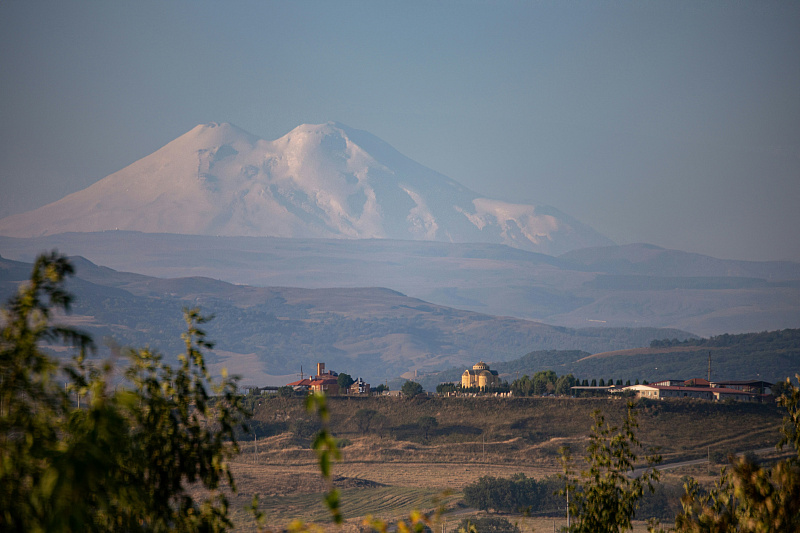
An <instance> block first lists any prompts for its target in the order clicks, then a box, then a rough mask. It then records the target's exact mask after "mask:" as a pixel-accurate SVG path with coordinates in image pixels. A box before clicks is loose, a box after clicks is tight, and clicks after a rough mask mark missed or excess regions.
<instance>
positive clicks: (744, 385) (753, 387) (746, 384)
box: [711, 380, 774, 395]
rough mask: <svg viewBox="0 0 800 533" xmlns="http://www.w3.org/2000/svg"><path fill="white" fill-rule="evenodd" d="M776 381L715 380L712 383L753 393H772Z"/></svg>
mask: <svg viewBox="0 0 800 533" xmlns="http://www.w3.org/2000/svg"><path fill="white" fill-rule="evenodd" d="M773 385H774V383H769V382H767V381H761V380H750V381H715V382H714V383H712V384H711V386H712V387H725V388H727V389H735V390H740V391H744V392H749V393H751V394H763V395H769V394H772V386H773Z"/></svg>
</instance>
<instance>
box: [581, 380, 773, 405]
mask: <svg viewBox="0 0 800 533" xmlns="http://www.w3.org/2000/svg"><path fill="white" fill-rule="evenodd" d="M772 385H773V384H772V383H769V382H767V381H760V380H751V381H709V380H707V379H702V378H694V379H689V380H682V379H665V380H662V381H656V382H655V383H648V384H646V385H628V386H626V387H617V386H614V385H610V386H607V387H583V386H576V387H572V388H571V391H572V393H573V395H580V394H581V393H583V392H593V391H594V392H601V393H602V392H606V393H609V394H621V393H626V392H631V393H634V394H635V395H636V397H637V398H648V399H651V400H663V399H665V398H696V399H700V400H713V401H725V400H733V401H737V402H758V403H760V402H764V401H765V400H769V399H770V398H772Z"/></svg>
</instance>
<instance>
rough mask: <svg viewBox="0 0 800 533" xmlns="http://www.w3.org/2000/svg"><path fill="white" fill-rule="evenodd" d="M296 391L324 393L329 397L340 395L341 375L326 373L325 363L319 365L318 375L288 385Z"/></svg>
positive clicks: (332, 372) (330, 371) (331, 372)
mask: <svg viewBox="0 0 800 533" xmlns="http://www.w3.org/2000/svg"><path fill="white" fill-rule="evenodd" d="M286 386H287V387H292V388H293V389H294V390H296V391H309V390H310V391H312V392H324V393H325V394H327V395H329V396H335V395H337V394H339V374H338V372H334V371H332V370H328V371H327V372H326V371H325V363H317V374H316V375H315V376H310V377H307V378H301V379H300V380H298V381H293V382H292V383H287V384H286Z"/></svg>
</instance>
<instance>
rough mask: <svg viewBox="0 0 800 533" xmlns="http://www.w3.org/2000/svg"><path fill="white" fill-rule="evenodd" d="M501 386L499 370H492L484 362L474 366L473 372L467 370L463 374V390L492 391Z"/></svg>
mask: <svg viewBox="0 0 800 533" xmlns="http://www.w3.org/2000/svg"><path fill="white" fill-rule="evenodd" d="M499 385H500V378H499V377H498V376H497V370H490V369H489V365H487V364H486V363H484V362H483V361H481V362H479V363H478V364H476V365H472V370H465V371H464V373H463V374H461V388H463V389H469V388H472V387H477V388H479V389H484V390H485V389H490V388H492V387H497V386H499Z"/></svg>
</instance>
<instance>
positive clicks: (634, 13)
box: [0, 1, 800, 260]
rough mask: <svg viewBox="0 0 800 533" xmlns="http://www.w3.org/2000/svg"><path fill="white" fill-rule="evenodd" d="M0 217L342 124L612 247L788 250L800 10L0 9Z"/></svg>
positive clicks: (306, 5) (460, 5)
mask: <svg viewBox="0 0 800 533" xmlns="http://www.w3.org/2000/svg"><path fill="white" fill-rule="evenodd" d="M0 50H2V53H0V94H2V99H0V119H2V127H0V180H2V181H1V182H0V183H1V185H2V188H1V189H0V215H7V214H11V213H13V212H19V211H23V210H28V209H32V208H34V207H38V206H40V205H44V204H46V203H49V202H51V201H54V200H57V199H58V198H60V197H62V196H64V195H66V194H68V193H70V192H74V191H76V190H80V189H82V188H84V187H86V186H88V185H90V184H91V183H93V182H95V181H97V180H98V179H100V178H102V177H104V176H106V175H108V174H110V173H112V172H114V171H116V170H119V169H120V168H122V167H124V166H126V165H128V164H130V163H132V162H133V161H135V160H137V159H139V158H141V157H143V156H145V155H147V154H149V153H151V152H153V151H154V150H156V149H158V148H159V147H161V146H163V145H164V144H166V143H167V142H169V141H170V140H172V139H174V138H176V137H178V136H180V135H181V134H183V133H185V132H186V131H188V130H189V129H191V128H192V127H194V126H195V125H197V124H199V123H204V122H211V121H219V122H233V123H234V124H236V125H238V126H240V127H242V128H243V129H245V130H248V131H250V132H251V133H253V134H256V135H258V136H260V137H263V138H266V139H275V138H277V137H280V136H282V135H284V134H285V133H287V132H288V131H289V130H291V129H292V128H294V127H295V126H297V125H299V124H302V123H322V122H327V121H332V120H335V121H339V122H342V123H344V124H347V125H349V126H352V127H355V128H359V129H364V130H367V131H369V132H371V133H373V134H375V135H377V136H378V137H381V138H382V139H384V140H385V141H387V142H388V143H390V144H391V145H393V146H394V147H395V148H397V149H398V150H400V151H401V152H402V153H404V154H405V155H407V156H408V157H410V158H412V159H414V160H416V161H418V162H420V163H422V164H424V165H426V166H429V167H431V168H433V169H435V170H437V171H439V172H441V173H443V174H445V175H447V176H449V177H451V178H453V179H455V180H457V181H459V182H461V183H462V184H464V185H466V186H467V187H470V188H471V189H473V190H475V191H477V192H478V193H481V194H483V195H486V196H490V197H495V198H499V199H503V200H509V201H525V202H530V203H535V204H549V205H553V206H555V207H557V208H558V209H561V210H562V211H565V212H566V213H568V214H570V215H572V216H574V217H576V218H578V219H580V220H582V221H583V222H586V223H587V224H589V225H591V226H593V227H594V228H595V229H597V230H598V231H600V232H602V233H604V234H606V235H607V236H609V237H610V238H611V239H613V240H615V241H616V242H618V243H620V244H624V243H630V242H649V243H652V244H657V245H661V246H665V247H669V248H677V249H682V250H687V251H694V252H700V253H705V254H709V255H713V256H716V257H721V258H735V259H753V260H767V259H792V260H800V239H798V237H797V233H798V229H800V209H798V205H800V2H789V1H787V2H774V1H763V2H729V1H725V2H714V1H704V2H694V1H692V2H680V1H675V2H579V1H575V2H537V1H530V2H519V1H517V2H511V1H509V2H500V1H495V2H476V1H460V2H446V1H442V2H434V1H425V2H417V1H404V2H374V1H363V2H334V1H324V2H311V1H294V2H288V1H287V2H238V1H233V2H225V3H221V2H188V1H186V2H177V1H175V2H147V1H140V2H89V1H83V2H70V1H61V2H36V1H32V2H2V3H0Z"/></svg>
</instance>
